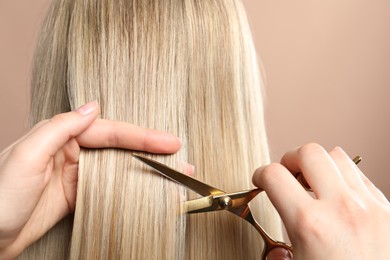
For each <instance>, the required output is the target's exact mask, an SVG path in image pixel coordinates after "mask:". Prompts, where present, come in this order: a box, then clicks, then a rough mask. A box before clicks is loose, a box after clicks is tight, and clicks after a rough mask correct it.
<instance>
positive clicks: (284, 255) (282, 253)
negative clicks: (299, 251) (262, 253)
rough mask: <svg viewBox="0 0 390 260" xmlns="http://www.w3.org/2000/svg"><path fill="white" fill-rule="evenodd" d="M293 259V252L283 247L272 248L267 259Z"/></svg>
mask: <svg viewBox="0 0 390 260" xmlns="http://www.w3.org/2000/svg"><path fill="white" fill-rule="evenodd" d="M291 259H293V257H292V253H291V252H290V251H289V250H287V249H284V248H281V247H277V248H275V249H272V250H271V251H270V252H269V253H268V255H267V260H291Z"/></svg>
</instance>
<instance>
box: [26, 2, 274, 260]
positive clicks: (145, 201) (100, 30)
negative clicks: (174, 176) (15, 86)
mask: <svg viewBox="0 0 390 260" xmlns="http://www.w3.org/2000/svg"><path fill="white" fill-rule="evenodd" d="M90 100H97V101H98V102H99V103H100V105H101V111H102V112H101V117H102V118H106V119H113V120H122V121H127V122H130V123H133V124H136V125H140V126H143V127H149V128H157V129H160V130H164V131H168V132H170V133H173V134H175V135H177V136H179V137H180V138H181V139H182V140H183V147H182V149H181V150H180V151H179V152H178V153H177V154H175V155H171V156H157V155H153V156H152V155H148V156H150V157H153V158H157V160H159V161H162V162H164V163H167V164H169V165H171V166H173V167H175V168H180V162H183V161H188V162H189V163H191V164H193V165H195V167H196V175H195V176H196V178H198V179H200V180H202V181H205V182H207V183H209V184H211V185H214V186H216V187H219V188H221V189H223V190H226V191H237V190H243V189H248V188H250V187H251V175H252V173H253V171H254V170H255V169H256V167H258V166H260V165H262V164H264V163H268V162H269V155H268V147H267V140H266V134H265V127H264V118H263V105H262V104H263V102H262V91H261V79H260V76H259V73H258V66H257V61H256V54H255V50H254V46H253V41H252V38H251V34H250V31H249V26H248V22H247V18H246V14H245V11H244V9H243V6H242V4H241V3H240V1H236V0H212V1H209V0H156V1H145V0H115V1H114V0H102V1H95V0H55V1H53V3H52V5H51V8H50V10H49V12H48V15H47V18H46V20H45V22H44V25H43V29H42V34H41V37H40V41H39V44H38V48H37V52H36V59H35V66H34V71H33V79H32V107H31V109H32V118H33V122H34V123H36V122H38V121H40V120H43V119H46V118H50V117H51V116H53V115H54V114H57V113H60V112H64V111H69V110H70V109H75V108H76V107H78V106H80V105H82V104H84V103H86V102H87V101H90ZM193 197H194V195H193V194H192V193H190V192H189V194H188V196H187V194H186V190H185V189H184V188H182V187H180V185H177V184H175V183H173V182H172V181H169V180H167V179H165V178H162V177H160V176H159V175H157V174H154V173H153V172H151V171H150V170H147V169H146V168H145V167H143V166H142V165H141V164H140V163H139V162H137V161H135V160H134V159H132V157H131V155H130V153H129V152H128V151H124V150H118V149H98V150H92V149H83V151H82V153H81V155H80V163H79V181H78V194H77V205H76V211H75V214H74V221H73V223H72V218H73V216H70V217H68V218H67V219H66V220H64V221H62V222H61V223H60V224H58V225H57V226H56V227H54V228H53V229H52V230H51V231H50V232H48V234H46V235H45V236H44V237H43V238H42V239H40V240H39V241H37V242H36V243H35V244H34V245H33V246H31V247H30V248H29V249H28V250H26V252H25V253H24V255H22V256H21V258H23V257H25V258H28V259H33V258H34V257H35V258H37V259H42V258H46V259H67V258H71V259H112V258H115V259H116V258H118V259H129V258H131V259H184V258H185V259H258V258H259V256H260V252H261V250H262V246H261V245H262V241H261V238H260V235H259V234H258V233H257V232H256V230H255V229H254V228H253V227H251V226H250V225H249V224H248V223H246V222H244V221H242V220H241V219H239V218H238V217H236V216H234V215H233V214H230V213H229V212H216V213H204V214H197V215H191V216H186V215H183V214H179V213H178V212H180V206H179V205H180V203H179V202H180V201H183V200H186V199H188V198H193ZM252 209H253V210H254V213H255V216H256V218H257V219H259V220H261V223H262V225H263V226H264V227H265V229H266V230H267V231H269V232H270V233H271V234H272V235H273V236H274V237H276V238H279V239H280V238H281V228H280V221H279V218H278V216H277V215H276V212H275V211H274V209H273V208H272V206H271V204H270V202H269V201H268V200H267V198H266V197H265V195H264V194H262V195H259V196H258V198H257V200H256V201H255V202H254V203H252ZM42 221H44V220H42Z"/></svg>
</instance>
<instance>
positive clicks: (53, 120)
mask: <svg viewBox="0 0 390 260" xmlns="http://www.w3.org/2000/svg"><path fill="white" fill-rule="evenodd" d="M67 119H68V117H67V115H66V114H58V115H55V116H53V117H52V118H50V119H49V122H50V123H53V124H62V123H64V122H66V121H67Z"/></svg>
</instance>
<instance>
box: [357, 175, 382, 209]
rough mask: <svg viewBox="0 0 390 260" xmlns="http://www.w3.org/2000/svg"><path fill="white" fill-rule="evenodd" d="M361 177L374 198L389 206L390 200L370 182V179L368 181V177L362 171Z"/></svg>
mask: <svg viewBox="0 0 390 260" xmlns="http://www.w3.org/2000/svg"><path fill="white" fill-rule="evenodd" d="M359 176H360V178H361V179H362V181H363V183H364V185H365V186H366V187H367V189H368V190H369V191H370V193H371V194H372V195H373V196H374V198H376V199H377V200H379V201H380V202H381V203H383V204H384V205H387V206H389V205H390V202H389V200H388V199H387V198H386V196H385V195H384V194H383V193H382V192H381V191H380V190H379V189H378V188H377V187H376V186H375V185H374V183H372V182H371V181H370V179H368V178H367V177H366V175H364V173H363V172H362V171H360V170H359Z"/></svg>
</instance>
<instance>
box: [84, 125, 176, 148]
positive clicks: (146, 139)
mask: <svg viewBox="0 0 390 260" xmlns="http://www.w3.org/2000/svg"><path fill="white" fill-rule="evenodd" d="M76 140H77V142H78V143H79V145H80V146H83V147H87V148H108V147H112V148H123V149H131V150H139V151H145V152H150V153H174V152H177V151H178V150H179V149H180V147H181V141H180V139H179V138H178V137H176V136H174V135H172V134H169V133H166V132H163V131H159V130H155V129H148V128H143V127H139V126H136V125H133V124H130V123H126V122H120V121H112V120H106V119H96V120H95V121H94V122H93V123H92V124H91V125H90V126H89V127H88V129H87V130H85V131H84V132H83V133H81V134H80V135H79V136H77V137H76Z"/></svg>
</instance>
